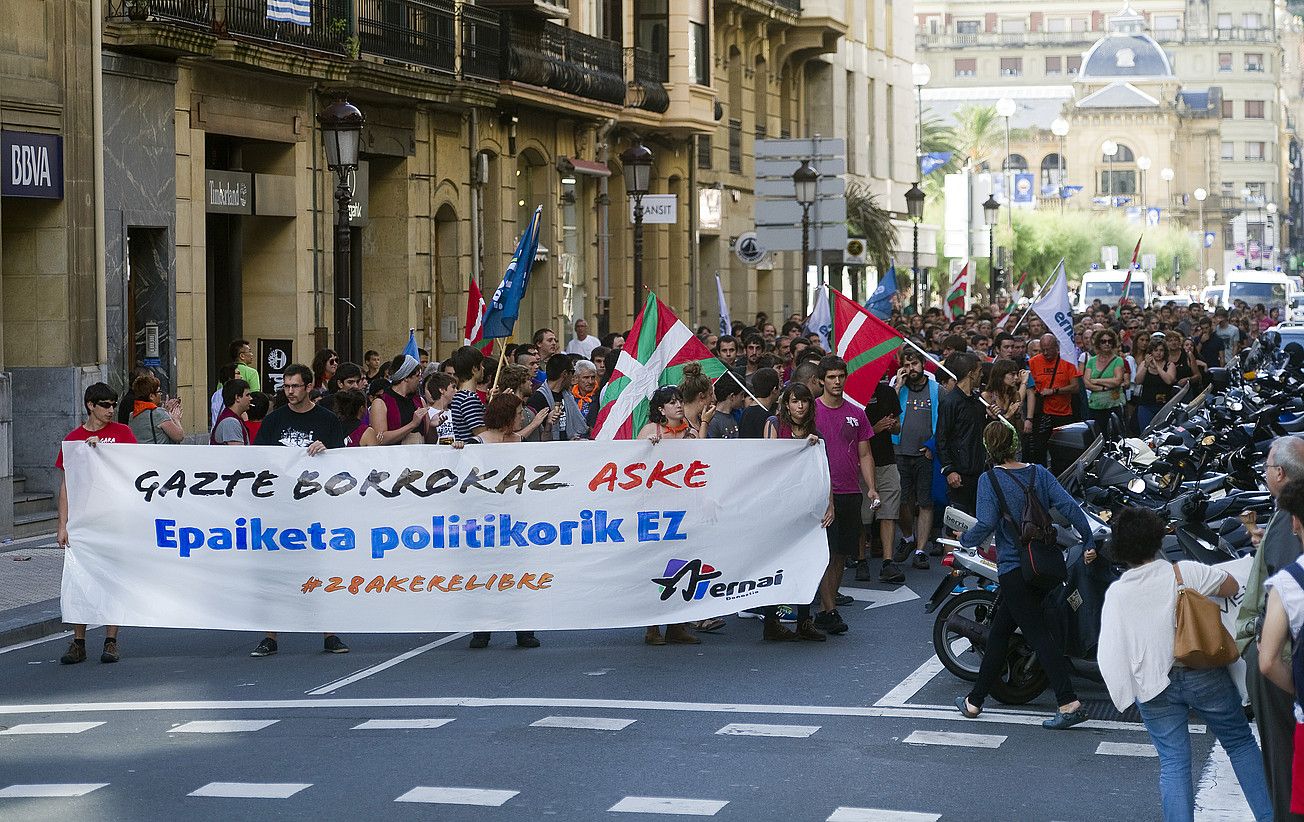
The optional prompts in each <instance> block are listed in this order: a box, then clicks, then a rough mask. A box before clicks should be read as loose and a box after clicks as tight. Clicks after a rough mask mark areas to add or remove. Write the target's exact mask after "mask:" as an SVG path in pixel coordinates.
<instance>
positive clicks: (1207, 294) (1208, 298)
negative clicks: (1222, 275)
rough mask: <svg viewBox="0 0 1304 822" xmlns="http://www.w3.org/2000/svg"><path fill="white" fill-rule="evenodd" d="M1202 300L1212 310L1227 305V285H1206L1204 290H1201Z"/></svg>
mask: <svg viewBox="0 0 1304 822" xmlns="http://www.w3.org/2000/svg"><path fill="white" fill-rule="evenodd" d="M1200 301H1201V302H1203V303H1204V307H1205V308H1207V309H1209V310H1210V311H1212V310H1213V309H1215V308H1221V307H1222V306H1225V305H1227V286H1225V285H1211V286H1208V287H1206V288H1205V289H1204V291H1201V292H1200Z"/></svg>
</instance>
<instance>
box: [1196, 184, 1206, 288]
mask: <svg viewBox="0 0 1304 822" xmlns="http://www.w3.org/2000/svg"><path fill="white" fill-rule="evenodd" d="M1194 193H1195V202H1196V204H1197V205H1198V206H1199V208H1200V268H1202V269H1203V268H1205V267H1206V266H1207V265H1208V262H1209V260H1208V257H1209V250H1208V248H1207V245H1208V243H1207V242H1206V241H1205V239H1204V198H1205V197H1208V196H1209V192H1207V191H1205V190H1204V189H1203V188H1197V189H1196V190H1195V192H1194Z"/></svg>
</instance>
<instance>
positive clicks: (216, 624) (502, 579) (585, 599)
mask: <svg viewBox="0 0 1304 822" xmlns="http://www.w3.org/2000/svg"><path fill="white" fill-rule="evenodd" d="M63 449H64V450H63V457H64V465H65V472H66V474H65V477H66V480H67V486H68V502H69V515H70V518H69V526H68V536H69V545H68V550H67V552H66V555H65V559H64V570H63V591H62V604H63V618H64V620H65V621H66V622H70V623H90V624H108V625H133V626H145V627H169V628H212V629H223V630H245V631H307V632H333V631H340V632H343V631H348V632H355V633H356V632H422V633H424V632H430V631H472V630H480V631H509V630H570V629H584V628H618V627H627V626H645V625H663V624H668V623H677V622H687V621H692V620H699V619H707V618H709V617H715V616H720V615H722V614H727V613H734V612H737V611H740V610H742V609H744V608H756V607H760V606H763V605H781V604H793V603H805V602H810V600H811V598H812V597H813V596H814V594H815V590H816V587H817V586H818V584H819V580H820V577H821V575H822V574H823V573H824V569H825V568H826V566H827V565H828V543H827V541H826V540H825V536H824V530H823V529H822V528H821V527H820V519H821V517H822V516H823V514H824V512H825V509H826V508H827V506H828V500H829V469H828V462H827V460H826V458H825V454H824V448H823V447H811V446H810V445H809V444H808V443H807V442H806V441H805V440H789V441H775V440H729V441H724V440H721V441H704V440H688V441H684V440H662V441H661V442H658V443H652V442H649V441H644V440H634V441H627V442H608V443H605V444H603V445H601V446H598V445H595V444H593V443H588V442H575V443H564V442H563V443H520V444H510V445H472V446H469V447H467V448H465V449H462V450H453V449H450V448H442V447H430V446H395V447H392V448H348V449H339V450H332V451H327V452H325V453H323V454H320V455H317V456H311V457H310V456H308V455H307V453H306V450H305V449H298V448H281V447H266V446H264V447H258V446H250V447H245V448H230V447H220V446H186V447H184V448H155V447H151V446H144V445H113V444H101V445H100V446H98V447H95V448H92V447H91V446H89V445H87V444H85V443H81V442H72V443H64V445H63ZM776 487H778V488H784V489H786V490H785V492H784V495H783V503H782V504H781V505H775V503H774V496H773V493H772V492H773V489H774V488H776Z"/></svg>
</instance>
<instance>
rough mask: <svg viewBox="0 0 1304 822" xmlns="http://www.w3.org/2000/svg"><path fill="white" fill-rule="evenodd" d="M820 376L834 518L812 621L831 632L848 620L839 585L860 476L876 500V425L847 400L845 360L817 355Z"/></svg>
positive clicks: (856, 526) (819, 410)
mask: <svg viewBox="0 0 1304 822" xmlns="http://www.w3.org/2000/svg"><path fill="white" fill-rule="evenodd" d="M819 374H820V380H822V381H823V383H824V393H823V394H822V395H821V396H820V397H819V399H817V400H815V428H816V430H817V431H819V435H820V439H822V440H824V450H825V452H826V453H827V454H828V458H829V478H830V480H831V484H832V488H833V522H832V523H831V524H830V525H829V527H828V539H829V565H828V568H827V569H826V570H825V571H824V579H823V581H821V583H820V604H821V606H822V607H823V610H822V611H821V612H820V613H819V614H817V615H816V616H815V626H816V627H817V628H822V629H823V630H825V631H828V632H829V633H831V634H842V633H846V631H847V623H845V622H843V621H842V616H841V615H840V614H838V611H837V601H836V597H837V595H838V586H839V585H841V584H842V570H843V568H844V567H845V565H846V560H847V557H854V556H856V555H857V553H859V551H860V504H861V495H860V481H861V479H862V478H863V479H864V481H865V487H866V488H867V489H868V490H867V491H866V492H865V495H866V496H867V497H868V498H869V500H870V504H871V505H873V504H875V503H877V501H878V486H877V485H876V484H875V473H874V457H873V455H872V454H870V452H869V440H870V438H871V437H873V436H874V429H873V427H872V426H871V425H870V424H869V419H868V418H866V417H865V412H864V411H862V410H861V409H860V408H857V407H856V406H855V405H853V404H851V403H849V402H847V400H846V398H845V397H843V395H842V389H843V387H844V386H845V385H846V382H847V364H846V362H845V361H843V359H842V358H841V357H838V356H835V355H833V354H829V355H827V356H826V357H824V358H823V359H822V360H820V364H819Z"/></svg>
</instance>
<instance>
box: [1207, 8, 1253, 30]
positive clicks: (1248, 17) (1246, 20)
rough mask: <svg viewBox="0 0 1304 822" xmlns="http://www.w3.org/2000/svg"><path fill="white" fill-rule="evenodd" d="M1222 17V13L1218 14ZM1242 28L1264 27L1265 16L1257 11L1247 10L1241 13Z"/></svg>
mask: <svg viewBox="0 0 1304 822" xmlns="http://www.w3.org/2000/svg"><path fill="white" fill-rule="evenodd" d="M1218 16H1219V17H1222V15H1218ZM1241 28H1243V29H1260V28H1263V18H1262V17H1261V16H1260V15H1259V13H1258V12H1257V11H1253V12H1251V11H1247V12H1246V13H1245V14H1242V15H1241Z"/></svg>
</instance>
